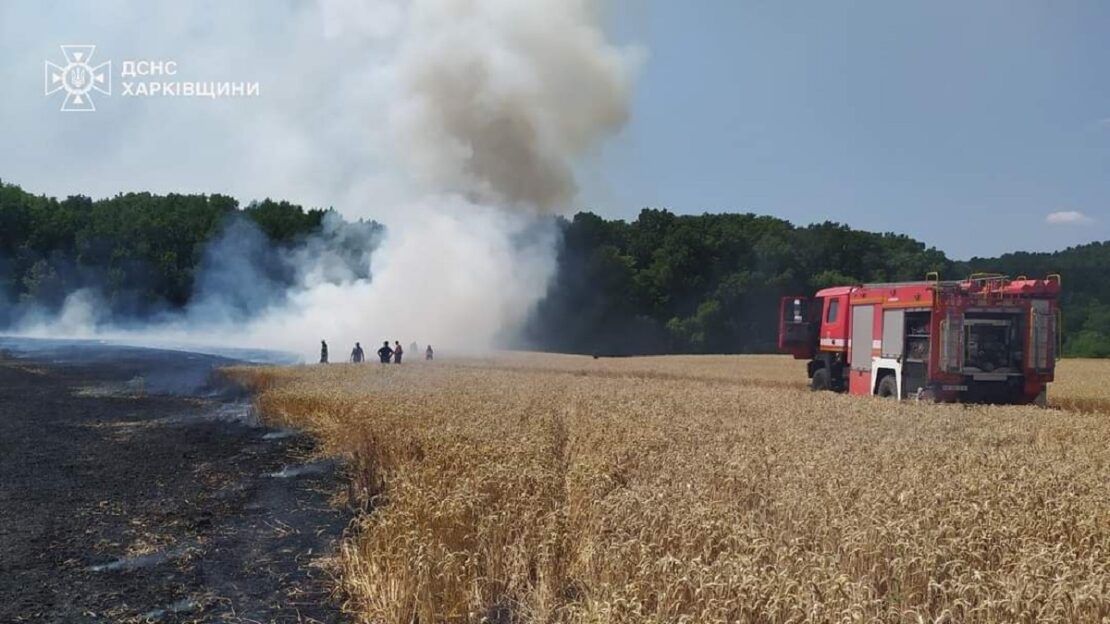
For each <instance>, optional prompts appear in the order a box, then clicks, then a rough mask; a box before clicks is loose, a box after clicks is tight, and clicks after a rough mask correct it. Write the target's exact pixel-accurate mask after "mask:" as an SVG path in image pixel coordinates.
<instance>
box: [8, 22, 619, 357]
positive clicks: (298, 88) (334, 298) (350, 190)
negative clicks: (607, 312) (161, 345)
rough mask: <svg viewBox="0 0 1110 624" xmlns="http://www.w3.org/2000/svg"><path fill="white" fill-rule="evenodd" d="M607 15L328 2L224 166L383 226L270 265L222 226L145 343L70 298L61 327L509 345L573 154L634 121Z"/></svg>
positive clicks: (346, 342)
mask: <svg viewBox="0 0 1110 624" xmlns="http://www.w3.org/2000/svg"><path fill="white" fill-rule="evenodd" d="M262 4H263V3H258V5H256V6H259V7H260V8H268V7H269V4H268V3H266V5H265V7H262ZM179 10H186V11H187V9H179ZM221 10H228V9H221ZM599 12H600V6H599V2H598V1H595V0H529V1H528V2H521V1H519V0H411V1H404V0H364V1H341V0H334V1H323V2H321V3H320V4H319V5H316V6H315V7H314V9H313V10H312V12H311V15H308V16H307V17H306V19H305V21H306V23H308V24H311V28H312V29H313V30H312V31H311V32H297V33H294V35H293V36H290V37H289V41H290V42H291V43H290V44H289V45H291V46H293V47H294V49H295V50H296V51H297V53H298V54H301V55H304V58H301V59H300V60H299V61H298V67H299V68H300V70H302V71H304V72H305V74H304V76H303V80H299V78H300V77H299V76H293V77H292V79H287V80H284V81H283V82H281V83H280V86H275V87H274V89H273V90H272V91H269V92H268V93H271V94H274V92H275V91H276V92H277V93H276V94H275V95H274V97H282V98H286V99H284V100H281V101H287V102H292V104H290V105H285V106H283V107H280V108H276V107H275V108H273V109H270V110H267V111H264V114H258V112H257V111H255V112H254V114H253V115H252V116H251V117H250V119H249V120H248V119H246V118H239V117H236V116H234V115H232V114H230V113H229V115H230V116H229V119H230V120H231V121H232V122H234V123H229V129H231V128H233V130H232V131H233V132H234V133H235V134H234V136H236V137H239V138H238V139H237V141H238V142H237V143H236V144H235V146H234V148H233V149H229V153H231V154H233V156H232V158H233V162H230V163H227V164H226V167H225V169H229V170H231V171H233V172H235V174H236V176H238V177H240V178H242V179H236V180H235V181H234V182H230V183H229V184H230V185H231V186H233V187H235V188H250V189H252V190H254V192H255V193H259V189H264V188H267V185H269V186H270V187H272V188H269V190H265V191H262V192H264V193H265V194H268V195H271V196H275V195H276V196H281V194H282V193H285V195H284V196H285V197H287V198H289V199H293V200H294V201H298V200H301V199H302V198H303V196H305V194H306V191H305V189H306V188H309V189H313V188H314V187H315V186H319V185H329V186H330V187H331V188H329V189H328V191H327V192H326V193H323V194H322V195H323V196H326V197H331V198H334V200H335V207H336V209H338V210H339V211H340V212H341V213H342V214H343V215H344V216H345V217H347V218H348V219H353V218H355V217H369V218H373V219H375V220H377V221H379V222H381V223H383V224H384V225H385V230H384V232H382V231H371V230H366V229H363V230H358V227H357V226H355V225H352V224H349V223H325V228H324V231H323V233H322V234H321V235H320V236H319V237H317V238H316V239H311V240H308V241H303V242H302V244H300V245H297V246H295V247H294V248H292V249H286V250H282V251H281V252H280V253H277V252H275V251H274V250H271V249H268V248H267V247H266V243H265V241H264V240H260V239H259V237H258V233H257V232H254V231H252V230H251V228H249V227H245V226H243V225H241V224H232V225H231V226H229V227H227V228H225V230H224V233H223V235H222V237H221V238H218V239H216V240H215V241H213V242H212V243H211V244H210V246H209V248H208V250H207V252H206V256H205V260H204V263H203V266H202V271H201V274H200V276H199V277H198V280H197V284H196V293H195V295H194V300H193V303H192V304H191V305H190V307H189V308H188V309H187V310H185V311H184V312H182V313H179V314H171V315H168V316H165V317H163V318H162V320H161V321H160V322H159V323H157V324H155V325H153V326H144V327H142V328H141V329H138V330H136V329H134V328H129V327H126V326H123V325H121V324H120V323H118V322H112V321H111V320H107V321H106V320H104V319H98V318H97V317H96V314H95V313H94V312H93V311H90V310H89V309H88V308H90V307H95V298H94V297H93V296H92V295H90V294H88V293H85V294H81V295H80V296H77V295H71V296H70V297H69V298H68V299H67V301H66V305H65V307H64V310H63V313H62V318H65V319H68V321H67V322H68V326H67V329H71V328H72V327H73V326H74V325H75V324H82V323H84V324H85V325H93V326H95V333H97V334H99V335H102V336H110V337H116V338H125V339H126V338H133V339H139V338H141V337H157V338H160V339H162V340H169V341H178V342H190V343H198V342H215V343H220V344H226V345H228V346H250V347H265V348H277V349H283V350H289V351H293V352H296V353H300V354H303V355H304V356H306V357H313V354H314V352H315V350H316V349H317V348H318V344H319V340H320V339H326V340H328V342H329V344H331V345H333V346H332V353H333V354H335V355H340V354H342V353H343V352H344V349H345V348H350V345H353V344H354V342H355V341H356V340H357V341H361V342H362V343H363V344H364V345H366V346H370V345H374V344H375V343H376V342H375V341H377V342H380V341H382V340H387V339H388V340H390V341H393V340H400V341H401V342H402V343H403V344H408V343H409V341H417V342H419V343H420V344H428V343H431V344H433V345H436V346H438V347H440V348H441V349H467V350H475V349H484V348H489V347H491V346H493V345H496V344H498V343H499V342H501V341H503V340H505V339H506V338H509V337H511V336H512V335H513V332H515V331H516V330H517V329H518V328H519V327H520V326H521V324H522V323H523V321H524V320H525V318H526V317H527V315H528V314H529V312H530V311H531V310H532V308H533V307H534V306H535V304H536V303H537V302H538V301H539V299H540V298H542V297H543V295H544V294H545V292H546V289H547V285H548V283H549V281H550V279H551V278H552V275H553V273H554V270H555V244H556V242H557V240H556V236H557V232H556V231H555V228H554V227H553V224H552V222H551V219H550V218H549V217H550V215H552V214H558V213H561V212H565V211H567V210H569V209H570V208H571V207H572V205H571V204H572V202H573V200H574V197H575V194H576V191H577V188H576V184H575V179H574V166H575V163H576V161H577V160H578V159H579V157H581V156H583V155H584V154H586V153H587V152H589V151H590V150H591V149H594V148H595V147H596V146H597V145H598V144H599V142H600V141H602V140H603V139H604V138H606V137H607V136H609V135H612V134H613V133H615V132H617V131H619V129H620V128H621V127H622V125H623V124H624V123H625V121H626V119H627V117H628V114H629V110H628V106H629V101H630V96H631V88H632V77H633V74H634V70H635V65H636V61H637V59H636V56H637V55H636V53H635V51H634V50H630V49H627V48H622V47H619V46H616V45H614V44H612V43H610V42H608V41H607V40H606V37H605V34H604V32H603V30H602V28H601V24H600V16H599ZM179 18H180V16H179ZM187 21H188V20H184V22H187ZM243 21H244V22H246V21H249V20H246V19H244V20H243ZM209 53H210V54H211V53H212V52H211V51H209ZM340 57H342V58H345V59H347V60H345V61H344V63H343V64H342V67H341V70H340V69H332V70H328V73H327V75H326V76H325V77H316V78H313V71H312V70H313V69H319V68H324V67H327V66H328V63H329V62H330V61H333V60H335V59H337V58H340ZM322 71H323V70H322ZM324 78H326V79H327V80H325V79H324ZM269 106H274V105H273V104H269ZM275 137H276V138H275ZM135 139H136V141H140V142H141V141H142V139H141V138H140V137H139V136H136V137H135ZM254 139H258V140H257V145H255V146H251V144H250V143H251V141H252V140H254ZM259 163H263V164H264V165H265V167H264V168H263V167H262V166H261V165H260V164H259ZM324 165H326V166H324ZM213 175H220V174H219V173H213ZM243 180H248V181H250V182H249V184H247V182H244V181H243ZM119 190H123V189H119ZM208 190H222V189H208ZM238 194H239V195H240V196H242V193H238ZM307 195H309V196H321V193H316V192H313V191H311V190H310V191H309V192H307ZM255 196H257V195H255ZM275 254H277V255H275ZM279 278H280V279H279ZM290 283H291V284H292V286H291V287H290V286H289V284H290ZM43 328H44V326H43V325H42V324H39V326H38V329H39V330H42V329H43ZM25 329H27V330H33V329H34V327H25ZM74 333H79V332H74ZM333 357H334V356H333Z"/></svg>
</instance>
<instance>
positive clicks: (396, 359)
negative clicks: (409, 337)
mask: <svg viewBox="0 0 1110 624" xmlns="http://www.w3.org/2000/svg"><path fill="white" fill-rule="evenodd" d="M404 354H405V350H404V349H402V348H401V341H400V340H394V341H393V363H394V364H400V363H401V356H402V355H404Z"/></svg>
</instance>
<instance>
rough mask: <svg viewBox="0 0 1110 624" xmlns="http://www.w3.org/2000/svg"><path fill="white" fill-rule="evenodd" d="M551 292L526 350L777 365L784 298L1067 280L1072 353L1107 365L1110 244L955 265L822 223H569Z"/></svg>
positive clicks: (587, 217)
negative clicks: (929, 284)
mask: <svg viewBox="0 0 1110 624" xmlns="http://www.w3.org/2000/svg"><path fill="white" fill-rule="evenodd" d="M560 227H561V229H562V232H563V237H562V247H561V248H560V250H559V260H558V262H559V269H558V273H557V275H556V278H555V282H554V284H553V285H552V288H551V290H550V292H549V294H548V296H547V298H546V299H545V300H544V301H543V302H542V303H541V304H540V306H539V309H538V310H537V314H536V316H535V318H534V319H533V322H532V323H530V324H529V326H528V334H527V338H528V339H529V340H530V341H531V344H532V345H535V346H537V347H541V348H544V349H551V350H557V351H567V352H573V353H596V354H613V355H624V354H639V353H744V352H753V353H759V352H771V351H774V350H775V347H776V340H777V321H778V305H779V298H780V297H781V296H784V295H810V294H812V293H814V292H815V291H816V290H818V289H821V288H824V287H827V286H834V285H850V284H858V283H868V282H895V281H904V280H920V279H924V277H925V275H926V274H927V273H928V272H931V271H936V272H938V273H940V275H941V277H942V279H959V278H964V277H967V276H968V275H970V274H971V273H973V272H1000V273H1004V274H1007V275H1011V276H1017V275H1028V276H1031V277H1034V276H1036V277H1043V276H1045V275H1048V274H1050V273H1060V274H1062V275H1063V283H1064V289H1063V293H1062V295H1061V306H1062V307H1063V309H1064V338H1065V341H1064V352H1065V353H1066V354H1068V355H1072V356H1080V357H1110V278H1108V276H1107V275H1106V273H1105V269H1104V268H1105V267H1110V241H1107V242H1103V243H1091V244H1088V245H1082V246H1078V247H1072V248H1069V249H1065V250H1063V251H1057V252H1052V253H1012V254H1006V255H1003V256H1001V257H998V258H973V259H971V260H969V261H953V260H951V259H949V258H947V257H946V256H945V254H944V253H943V252H941V251H939V250H938V249H936V248H934V247H927V246H926V245H925V244H924V243H921V242H919V241H916V240H914V239H912V238H910V237H908V236H904V235H900V234H891V233H872V232H864V231H859V230H853V229H851V228H849V227H848V226H845V225H842V224H838V223H832V222H825V223H819V224H814V225H807V226H802V227H799V226H795V225H792V224H791V223H789V222H788V221H784V220H782V219H778V218H775V217H770V216H761V215H755V214H703V215H676V214H674V213H672V212H669V211H667V210H658V209H645V210H643V211H641V212H640V214H639V216H638V218H636V219H635V220H634V221H631V222H625V221H619V220H607V219H603V218H601V217H599V216H597V215H595V214H591V213H579V214H577V215H575V216H574V217H573V218H571V219H569V220H562V221H561V222H560Z"/></svg>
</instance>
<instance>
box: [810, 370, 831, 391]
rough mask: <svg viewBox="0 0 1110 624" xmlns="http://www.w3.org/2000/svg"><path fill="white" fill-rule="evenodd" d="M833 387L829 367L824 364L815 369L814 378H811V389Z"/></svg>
mask: <svg viewBox="0 0 1110 624" xmlns="http://www.w3.org/2000/svg"><path fill="white" fill-rule="evenodd" d="M830 387H832V382H831V378H830V377H829V369H827V368H825V367H824V366H822V367H821V368H818V369H817V370H815V371H813V379H810V380H809V389H810V390H813V391H814V392H817V391H819V390H828V389H829V388H830Z"/></svg>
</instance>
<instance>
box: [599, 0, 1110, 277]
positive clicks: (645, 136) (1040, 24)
mask: <svg viewBox="0 0 1110 624" xmlns="http://www.w3.org/2000/svg"><path fill="white" fill-rule="evenodd" d="M627 4H631V3H627ZM695 7H696V8H695ZM626 8H627V7H626ZM613 19H614V23H615V24H616V29H617V34H618V36H619V37H621V38H622V39H627V40H630V41H642V42H644V44H645V46H646V47H647V48H648V54H649V56H648V59H647V61H646V63H645V64H644V65H643V66H642V68H641V74H640V80H639V85H638V90H637V96H636V101H635V105H634V107H633V111H634V113H633V119H632V122H631V125H630V126H629V127H628V128H627V129H626V131H625V133H624V134H623V136H622V137H621V138H620V140H618V141H617V142H616V143H615V144H613V145H611V146H610V147H609V148H608V149H607V150H606V151H605V153H604V155H603V156H602V157H601V158H600V161H601V168H602V171H603V172H604V175H603V176H594V175H587V176H586V177H585V180H586V201H587V203H591V204H593V205H596V206H597V210H598V212H601V213H603V214H610V215H621V216H624V217H629V218H631V217H634V216H635V214H636V212H637V211H638V210H639V208H640V207H643V206H657V207H668V208H670V209H672V210H674V211H676V212H691V213H699V212H706V211H709V212H716V211H751V212H756V213H765V214H772V215H776V216H779V217H783V218H786V219H789V220H791V221H793V222H795V223H810V222H814V221H823V220H826V219H830V220H834V221H840V222H844V223H848V224H850V225H852V226H854V227H860V228H865V229H871V230H880V231H888V230H889V231H897V232H903V233H907V234H910V235H912V236H914V237H917V238H919V239H921V240H924V241H926V242H927V243H929V244H931V245H935V246H937V247H939V248H941V249H943V250H945V251H946V252H948V253H949V254H950V255H952V256H954V257H958V258H963V257H969V256H972V255H993V254H997V253H1001V252H1004V251H1009V250H1018V249H1022V250H1050V249H1057V248H1061V247H1066V246H1068V245H1072V244H1077V243H1084V242H1089V241H1092V240H1106V239H1110V3H1107V2H1094V1H1091V2H1051V3H1049V2H1025V1H1008V2H1003V1H1001V0H985V1H976V2H953V1H935V0H931V1H929V2H912V3H911V2H884V1H867V2H804V3H803V2H772V1H768V2H731V1H719V2H698V3H680V2H670V1H667V0H652V1H651V2H650V3H649V4H648V6H647V7H646V8H644V9H641V10H635V9H628V10H625V11H621V12H619V13H617V14H616V15H615V16H614V18H613ZM1058 212H1060V213H1065V214H1064V215H1063V216H1058V217H1056V218H1054V219H1053V220H1054V221H1056V222H1057V223H1055V224H1049V223H1047V222H1046V218H1047V216H1048V215H1049V214H1050V213H1058ZM1072 212H1076V213H1080V215H1069V214H1067V213H1072ZM1061 222H1062V223H1061Z"/></svg>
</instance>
